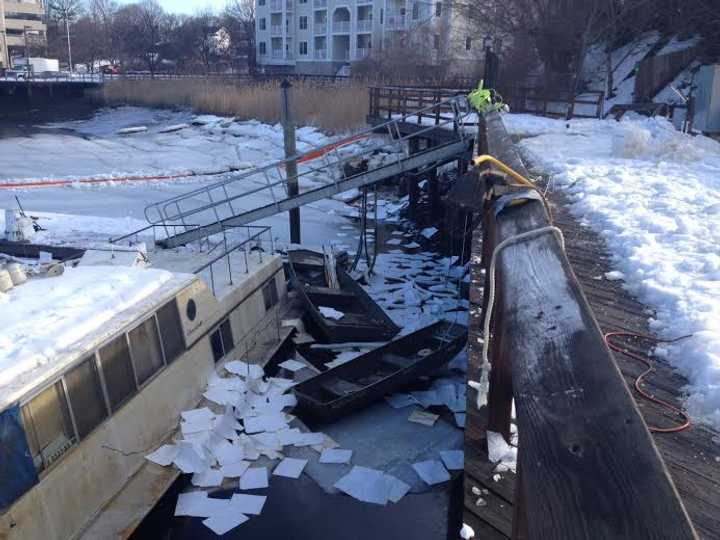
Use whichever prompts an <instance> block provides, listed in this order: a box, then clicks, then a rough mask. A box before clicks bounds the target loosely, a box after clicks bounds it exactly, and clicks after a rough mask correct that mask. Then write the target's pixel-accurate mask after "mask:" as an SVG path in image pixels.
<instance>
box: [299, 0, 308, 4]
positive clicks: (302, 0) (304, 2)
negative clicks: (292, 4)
mask: <svg viewBox="0 0 720 540" xmlns="http://www.w3.org/2000/svg"><path fill="white" fill-rule="evenodd" d="M299 3H300V4H307V3H308V0H299Z"/></svg>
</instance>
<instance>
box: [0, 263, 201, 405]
mask: <svg viewBox="0 0 720 540" xmlns="http://www.w3.org/2000/svg"><path fill="white" fill-rule="evenodd" d="M196 279H197V277H196V276H194V275H191V274H185V273H174V272H169V271H167V270H160V269H155V268H141V267H130V266H82V265H81V266H78V267H76V268H67V269H66V271H65V273H64V274H63V275H61V276H58V277H50V278H34V279H31V280H29V281H28V282H27V283H25V284H23V285H20V286H18V287H15V288H14V289H11V290H10V291H8V292H7V293H4V294H0V329H1V330H0V410H2V409H4V408H5V407H7V406H8V405H10V404H11V403H13V402H15V401H17V400H18V399H20V398H22V397H23V396H24V395H25V394H26V393H27V392H29V391H31V390H32V389H33V388H35V387H38V386H41V385H43V384H44V383H45V382H47V381H48V380H50V379H52V378H54V377H56V376H57V375H58V374H59V373H62V372H63V371H64V370H65V369H66V368H67V367H68V366H69V365H70V364H71V363H72V362H73V361H74V360H76V359H78V358H79V357H80V356H82V355H83V354H85V353H86V352H88V351H90V350H92V349H94V348H95V347H96V346H97V345H99V344H100V343H101V342H102V341H103V340H105V339H107V338H108V337H110V336H111V335H114V334H117V333H118V332H119V330H120V329H121V328H123V327H126V326H128V325H130V324H131V323H132V322H133V321H135V320H137V319H138V318H140V317H142V316H143V315H144V314H145V313H149V312H151V311H153V310H155V309H157V308H158V307H160V306H161V305H162V304H163V303H164V302H165V301H166V300H167V299H168V298H171V297H174V296H175V295H176V294H177V293H178V292H179V291H180V290H182V289H184V288H185V287H186V286H187V285H189V284H190V283H191V282H193V281H194V280H196Z"/></svg>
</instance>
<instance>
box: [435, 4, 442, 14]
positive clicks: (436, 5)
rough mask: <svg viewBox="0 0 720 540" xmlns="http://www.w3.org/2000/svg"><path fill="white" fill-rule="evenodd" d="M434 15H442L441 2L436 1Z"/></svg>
mask: <svg viewBox="0 0 720 540" xmlns="http://www.w3.org/2000/svg"><path fill="white" fill-rule="evenodd" d="M435 16H436V17H440V16H442V2H438V3H437V4H435Z"/></svg>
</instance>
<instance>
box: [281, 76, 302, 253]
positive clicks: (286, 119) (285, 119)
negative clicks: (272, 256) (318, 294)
mask: <svg viewBox="0 0 720 540" xmlns="http://www.w3.org/2000/svg"><path fill="white" fill-rule="evenodd" d="M280 88H281V107H280V122H281V123H282V127H283V139H284V143H285V157H286V158H291V157H294V156H295V155H296V154H297V148H296V145H295V121H294V119H293V112H292V84H291V83H290V81H288V80H287V79H285V80H284V81H283V82H282V84H281V85H280ZM285 171H286V174H287V185H288V196H289V197H294V196H296V195H298V194H299V193H300V189H299V186H298V168H297V161H296V160H295V159H292V160H290V161H288V162H287V166H286V169H285ZM289 213H290V242H292V243H293V244H299V243H300V209H299V208H293V209H292V210H290V212H289Z"/></svg>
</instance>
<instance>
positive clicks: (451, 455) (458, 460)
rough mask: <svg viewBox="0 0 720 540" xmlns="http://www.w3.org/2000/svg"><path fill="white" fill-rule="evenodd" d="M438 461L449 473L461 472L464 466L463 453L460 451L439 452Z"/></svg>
mask: <svg viewBox="0 0 720 540" xmlns="http://www.w3.org/2000/svg"><path fill="white" fill-rule="evenodd" d="M440 459H442V462H443V463H444V464H445V468H446V469H447V470H449V471H459V470H462V468H463V467H464V464H465V453H464V452H463V451H462V450H441V451H440Z"/></svg>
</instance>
